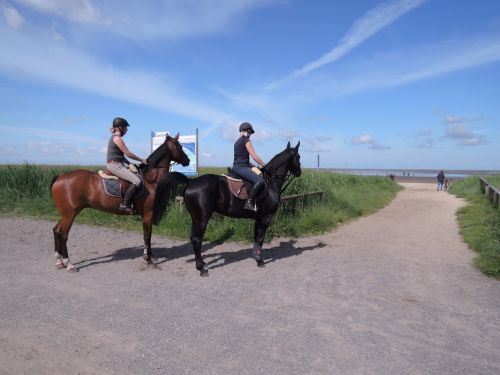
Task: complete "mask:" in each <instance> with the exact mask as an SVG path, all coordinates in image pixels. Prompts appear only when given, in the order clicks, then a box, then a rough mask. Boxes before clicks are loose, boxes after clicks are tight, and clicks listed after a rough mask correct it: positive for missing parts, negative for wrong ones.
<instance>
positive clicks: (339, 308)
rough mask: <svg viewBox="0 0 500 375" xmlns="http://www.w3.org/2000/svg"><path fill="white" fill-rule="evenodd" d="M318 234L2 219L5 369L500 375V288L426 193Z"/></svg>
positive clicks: (446, 207) (446, 199)
mask: <svg viewBox="0 0 500 375" xmlns="http://www.w3.org/2000/svg"><path fill="white" fill-rule="evenodd" d="M405 186H406V189H405V190H404V191H402V192H401V193H399V194H398V196H397V198H396V199H395V200H394V201H393V202H392V203H391V204H390V205H389V206H388V207H386V208H385V209H383V210H381V211H379V212H377V213H376V214H374V215H371V216H369V217H366V218H362V219H360V220H357V221H355V222H353V223H350V224H348V225H345V226H343V227H341V228H339V229H338V230H336V231H334V232H332V233H330V234H326V235H323V236H318V237H313V238H307V239H301V240H298V241H291V240H287V239H282V240H277V241H274V242H272V243H270V244H267V246H266V247H265V249H266V251H265V257H266V262H267V265H266V267H265V268H264V269H260V268H257V267H256V266H255V262H254V261H253V259H251V258H250V254H251V249H250V246H249V245H246V244H238V243H225V244H222V245H216V244H210V243H209V244H205V246H204V249H207V251H206V252H205V253H204V256H205V261H206V262H207V263H208V265H209V267H208V269H209V272H210V277H208V278H201V277H199V276H198V272H196V271H195V267H194V264H193V255H192V252H191V248H190V246H189V245H188V244H187V242H186V241H172V240H168V239H165V238H159V237H157V236H154V235H153V249H154V251H155V252H156V254H157V255H158V256H159V262H158V267H157V268H156V269H153V268H146V267H145V266H144V264H143V263H142V260H141V255H142V247H141V245H142V235H140V234H137V233H125V232H119V231H114V230H108V229H99V228H95V227H88V226H75V227H74V228H73V229H72V232H71V237H70V240H69V242H68V245H69V250H70V256H71V260H72V261H73V262H74V263H77V265H78V266H79V267H80V272H79V273H77V274H69V273H67V272H66V271H58V270H56V269H55V268H54V267H53V263H54V259H53V256H52V253H53V244H52V233H51V228H52V226H53V225H54V223H51V222H47V221H35V220H28V219H8V218H0V283H1V285H2V288H1V291H0V301H1V302H0V374H176V375H179V374H194V373H197V374H256V373H262V374H499V373H500V350H499V348H500V283H499V282H498V281H496V280H494V279H489V278H487V277H485V276H484V275H482V274H480V273H479V272H478V271H477V270H475V269H474V268H473V267H472V265H471V261H472V259H473V256H474V254H473V252H472V251H470V250H469V249H468V248H467V246H466V245H465V244H464V243H463V242H462V241H461V239H460V237H459V235H458V228H457V225H456V222H455V212H456V210H457V208H458V207H460V206H462V205H463V204H464V203H463V202H462V201H461V200H459V199H457V198H455V197H453V196H451V195H449V194H447V193H444V192H437V191H435V190H434V185H433V184H423V183H422V184H411V183H408V184H405Z"/></svg>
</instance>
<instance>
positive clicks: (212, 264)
mask: <svg viewBox="0 0 500 375" xmlns="http://www.w3.org/2000/svg"><path fill="white" fill-rule="evenodd" d="M296 242H297V241H296V240H290V241H282V242H280V243H279V245H277V246H274V247H272V248H269V249H265V248H264V251H263V254H262V255H263V257H264V262H265V263H272V262H276V261H278V260H280V259H284V258H289V257H292V256H298V255H300V254H302V253H303V252H305V251H312V250H314V249H319V248H322V247H325V246H326V245H325V244H324V243H322V242H318V243H316V244H314V245H311V246H303V247H296V246H295V244H296ZM220 244H221V241H212V242H209V243H207V244H204V245H203V248H202V252H203V259H204V261H205V262H206V269H207V270H210V269H216V268H218V267H222V266H228V265H230V264H232V263H236V262H240V261H242V260H245V259H248V258H252V252H253V248H243V249H240V250H235V251H222V252H217V253H208V254H207V252H208V251H210V250H211V249H213V248H214V247H216V246H219V245H220ZM238 246H241V243H237V242H235V243H234V247H238ZM153 254H154V256H155V258H156V259H157V261H155V262H154V265H153V267H154V268H157V267H158V265H160V264H162V263H165V262H168V261H171V260H174V259H179V258H184V257H189V259H187V260H186V262H194V254H193V250H192V247H191V243H189V242H187V243H185V244H182V245H178V246H172V247H169V248H166V247H160V248H154V249H153ZM142 255H143V249H142V246H140V247H139V246H136V247H126V248H123V249H118V250H116V251H114V252H113V253H111V254H107V255H102V256H98V257H94V258H89V259H85V260H82V261H80V262H78V263H75V266H77V267H78V268H79V269H82V268H86V267H91V266H95V265H100V264H105V263H114V262H119V261H123V260H132V259H137V258H142Z"/></svg>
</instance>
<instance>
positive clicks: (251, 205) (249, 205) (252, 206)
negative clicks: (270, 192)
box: [243, 181, 264, 212]
mask: <svg viewBox="0 0 500 375" xmlns="http://www.w3.org/2000/svg"><path fill="white" fill-rule="evenodd" d="M263 186H264V181H258V182H257V183H256V184H255V185H254V186H252V191H251V192H250V194H249V198H248V199H247V200H246V202H245V205H244V206H243V208H244V209H246V210H250V211H254V212H257V204H256V203H255V197H256V196H257V194H258V193H259V191H260V189H261V188H262V187H263Z"/></svg>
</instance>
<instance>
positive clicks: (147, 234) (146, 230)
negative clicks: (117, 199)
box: [142, 211, 154, 263]
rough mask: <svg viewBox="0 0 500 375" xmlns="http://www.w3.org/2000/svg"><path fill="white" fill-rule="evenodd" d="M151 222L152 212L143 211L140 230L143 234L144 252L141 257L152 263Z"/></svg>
mask: <svg viewBox="0 0 500 375" xmlns="http://www.w3.org/2000/svg"><path fill="white" fill-rule="evenodd" d="M152 222H153V212H152V211H151V212H148V213H144V216H143V218H142V231H143V235H144V254H143V256H142V259H144V260H145V261H146V262H147V263H153V261H154V256H153V251H152V250H151V230H152Z"/></svg>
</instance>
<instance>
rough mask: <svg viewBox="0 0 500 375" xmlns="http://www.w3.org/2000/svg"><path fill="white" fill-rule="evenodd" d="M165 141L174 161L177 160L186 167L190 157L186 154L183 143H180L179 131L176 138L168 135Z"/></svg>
mask: <svg viewBox="0 0 500 375" xmlns="http://www.w3.org/2000/svg"><path fill="white" fill-rule="evenodd" d="M165 143H166V144H167V145H168V149H169V150H170V157H171V159H172V161H175V162H176V163H179V164H181V165H182V166H184V167H186V166H188V165H189V163H190V160H189V157H188V156H187V155H186V153H185V152H184V150H183V149H182V146H181V144H180V143H179V133H177V135H176V136H175V137H174V138H172V137H169V136H167V138H166V139H165Z"/></svg>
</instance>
